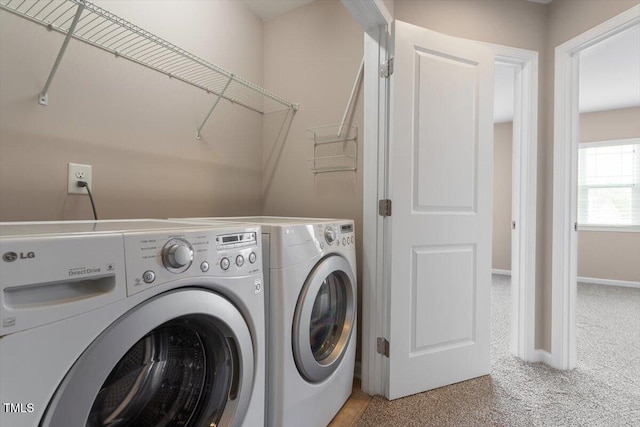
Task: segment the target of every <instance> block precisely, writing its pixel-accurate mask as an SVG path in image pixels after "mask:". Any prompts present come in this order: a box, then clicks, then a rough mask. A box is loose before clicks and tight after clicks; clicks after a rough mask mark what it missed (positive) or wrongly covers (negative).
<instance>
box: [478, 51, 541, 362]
mask: <svg viewBox="0 0 640 427" xmlns="http://www.w3.org/2000/svg"><path fill="white" fill-rule="evenodd" d="M481 44H482V45H484V46H488V47H489V48H491V50H492V51H493V54H494V57H495V61H496V62H501V63H507V64H512V65H515V69H516V73H515V91H514V110H513V142H512V146H513V157H512V159H513V160H512V171H513V172H512V176H513V178H512V195H513V197H512V198H513V200H512V211H511V215H512V219H513V221H514V222H515V228H514V229H513V232H512V235H511V244H512V251H511V253H512V258H511V269H512V273H513V274H512V275H511V342H510V349H511V353H512V354H513V355H514V356H516V357H518V358H520V359H522V360H524V361H527V362H538V361H542V360H541V358H540V356H539V353H537V352H536V350H535V308H536V306H535V297H536V200H537V176H538V173H537V171H538V169H537V164H538V52H535V51H531V50H526V49H518V48H514V47H508V46H501V45H495V44H487V43H481Z"/></svg>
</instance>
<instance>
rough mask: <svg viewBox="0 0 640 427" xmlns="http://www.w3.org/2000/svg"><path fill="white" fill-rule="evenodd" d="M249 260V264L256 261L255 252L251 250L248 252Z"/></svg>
mask: <svg viewBox="0 0 640 427" xmlns="http://www.w3.org/2000/svg"><path fill="white" fill-rule="evenodd" d="M249 262H250V263H251V264H253V263H254V262H256V253H255V252H251V253H250V254H249Z"/></svg>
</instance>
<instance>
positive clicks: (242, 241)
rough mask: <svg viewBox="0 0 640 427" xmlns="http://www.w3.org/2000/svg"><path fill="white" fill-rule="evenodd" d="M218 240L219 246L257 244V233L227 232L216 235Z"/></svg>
mask: <svg viewBox="0 0 640 427" xmlns="http://www.w3.org/2000/svg"><path fill="white" fill-rule="evenodd" d="M216 241H217V242H218V247H219V248H223V247H229V246H233V247H237V245H241V246H250V245H255V244H256V233H234V234H225V235H221V236H217V237H216Z"/></svg>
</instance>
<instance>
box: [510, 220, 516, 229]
mask: <svg viewBox="0 0 640 427" xmlns="http://www.w3.org/2000/svg"><path fill="white" fill-rule="evenodd" d="M511 229H512V230H515V229H516V222H515V221H511Z"/></svg>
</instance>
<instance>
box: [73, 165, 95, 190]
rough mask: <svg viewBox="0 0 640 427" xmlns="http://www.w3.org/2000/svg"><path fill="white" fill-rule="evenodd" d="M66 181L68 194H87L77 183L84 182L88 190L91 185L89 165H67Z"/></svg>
mask: <svg viewBox="0 0 640 427" xmlns="http://www.w3.org/2000/svg"><path fill="white" fill-rule="evenodd" d="M68 175H69V176H68V179H67V193H68V194H89V193H87V189H86V188H84V187H78V181H84V182H86V183H87V185H88V186H89V188H91V189H93V187H92V185H91V165H79V164H77V163H69V174H68Z"/></svg>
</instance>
